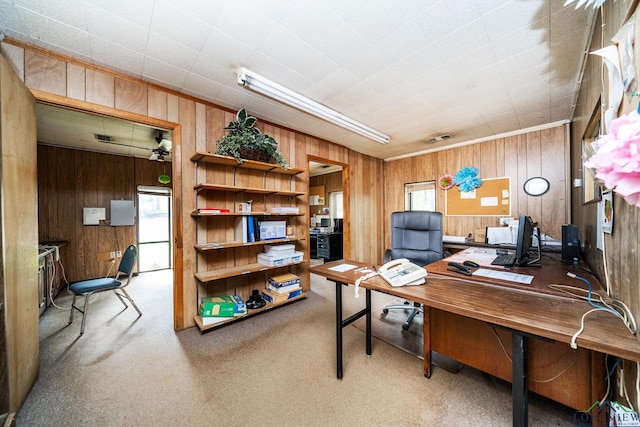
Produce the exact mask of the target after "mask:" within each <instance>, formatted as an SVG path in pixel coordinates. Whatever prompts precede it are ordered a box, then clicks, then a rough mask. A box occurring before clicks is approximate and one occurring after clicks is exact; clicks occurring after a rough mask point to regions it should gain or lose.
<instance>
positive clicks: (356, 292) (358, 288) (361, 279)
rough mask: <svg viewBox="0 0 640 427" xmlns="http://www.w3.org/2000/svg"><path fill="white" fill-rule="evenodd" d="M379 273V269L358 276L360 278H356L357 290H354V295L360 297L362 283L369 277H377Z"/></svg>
mask: <svg viewBox="0 0 640 427" xmlns="http://www.w3.org/2000/svg"><path fill="white" fill-rule="evenodd" d="M377 275H378V272H377V271H372V272H371V273H368V274H366V275H364V276H360V277H358V280H356V286H355V291H354V295H355V297H356V298H360V292H359V291H360V283H362V282H364V281H365V280H367V279H370V278H372V277H375V276H377Z"/></svg>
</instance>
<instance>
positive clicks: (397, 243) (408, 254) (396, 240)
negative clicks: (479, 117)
mask: <svg viewBox="0 0 640 427" xmlns="http://www.w3.org/2000/svg"><path fill="white" fill-rule="evenodd" d="M389 255H390V259H398V258H407V259H408V260H409V261H411V262H413V263H414V264H417V265H420V266H425V265H427V264H430V263H432V262H435V261H438V260H439V259H442V214H441V213H440V212H431V211H405V212H393V213H392V214H391V247H390V254H389Z"/></svg>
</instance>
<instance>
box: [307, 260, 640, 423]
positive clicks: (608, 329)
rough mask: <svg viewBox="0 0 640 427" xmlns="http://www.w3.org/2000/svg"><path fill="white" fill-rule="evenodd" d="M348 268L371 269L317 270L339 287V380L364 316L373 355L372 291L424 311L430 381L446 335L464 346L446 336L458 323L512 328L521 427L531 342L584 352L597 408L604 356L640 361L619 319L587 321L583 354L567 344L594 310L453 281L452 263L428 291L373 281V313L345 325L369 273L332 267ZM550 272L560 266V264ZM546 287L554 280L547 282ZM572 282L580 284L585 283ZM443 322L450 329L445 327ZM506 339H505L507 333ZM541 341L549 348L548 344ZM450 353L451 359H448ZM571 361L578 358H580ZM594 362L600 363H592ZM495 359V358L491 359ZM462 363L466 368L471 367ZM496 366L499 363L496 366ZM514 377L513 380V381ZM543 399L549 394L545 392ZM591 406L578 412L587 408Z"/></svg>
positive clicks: (516, 416) (369, 283) (639, 349)
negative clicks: (347, 306)
mask: <svg viewBox="0 0 640 427" xmlns="http://www.w3.org/2000/svg"><path fill="white" fill-rule="evenodd" d="M342 263H348V264H352V265H355V266H356V267H357V268H359V267H366V266H367V265H365V264H363V263H360V262H354V261H343V260H341V261H334V262H331V263H327V264H323V265H319V266H315V267H312V268H311V270H310V271H311V272H312V273H315V274H318V275H321V276H324V277H326V278H327V279H329V280H331V281H334V282H335V283H336V335H337V345H338V348H337V374H338V378H341V377H342V340H341V337H342V328H343V327H345V326H347V325H348V324H350V323H351V322H353V320H355V319H356V318H359V317H362V316H367V322H366V323H367V326H366V331H365V333H366V339H367V354H371V342H370V340H371V327H370V322H371V299H370V294H369V292H370V291H372V290H373V291H378V292H384V293H387V294H390V295H394V296H397V297H400V298H406V299H408V300H411V301H415V302H418V303H420V304H423V305H424V307H425V321H424V374H425V376H426V377H427V378H428V377H429V376H430V375H431V360H430V356H431V350H435V351H438V352H440V351H439V350H440V348H438V346H440V345H441V344H442V341H443V340H444V338H447V337H443V336H444V335H447V332H448V333H449V334H453V336H448V339H449V341H461V340H460V338H461V337H459V336H456V335H455V334H457V333H460V332H462V330H461V329H454V330H448V331H447V329H446V324H447V322H448V320H450V318H451V316H455V317H456V318H459V319H461V320H462V325H465V323H464V321H465V319H466V321H468V322H467V324H466V327H469V328H470V329H471V330H470V335H475V334H476V330H475V328H476V327H477V324H476V323H480V324H482V325H484V326H483V327H485V328H487V330H489V331H491V330H492V328H493V326H494V325H495V326H497V327H500V328H506V330H507V331H508V332H510V333H511V338H512V339H511V341H512V345H511V347H512V355H511V358H512V359H513V363H512V372H511V375H510V377H511V378H505V375H503V374H501V375H499V377H502V378H504V379H507V380H510V381H511V382H512V385H513V405H514V406H513V411H514V412H513V423H514V425H527V390H528V384H527V361H528V360H527V355H528V354H530V350H531V349H529V348H528V347H529V338H531V337H537V338H540V339H542V340H547V341H549V340H553V341H555V342H556V343H555V344H554V345H556V346H560V347H562V348H563V349H564V351H565V352H569V351H571V352H576V353H575V355H576V356H580V358H581V360H583V362H581V363H583V364H585V363H586V365H587V370H588V372H587V374H588V375H589V378H591V383H592V387H590V389H591V392H590V393H589V395H590V397H589V398H590V399H591V398H594V400H593V401H595V400H597V399H599V398H601V397H602V394H604V388H603V384H602V382H603V381H602V378H604V374H603V373H604V363H603V358H604V356H603V355H604V354H610V355H612V356H616V357H620V358H623V359H627V360H631V361H640V342H638V340H637V339H636V337H635V336H634V335H632V334H631V333H630V332H629V331H628V330H627V329H626V327H625V326H624V324H623V323H622V322H621V321H620V319H618V318H616V317H614V316H612V315H611V314H608V313H605V312H595V313H592V314H590V315H589V316H587V318H586V321H585V329H584V331H583V332H582V334H580V336H579V337H578V338H577V341H576V343H577V345H578V350H571V349H570V348H569V346H568V345H567V344H569V343H570V342H571V339H572V336H573V335H574V334H575V333H576V331H578V330H579V329H580V326H581V318H582V315H583V314H584V313H586V312H587V311H589V310H590V309H591V308H592V307H591V306H589V305H588V303H587V302H585V301H581V300H576V299H572V298H567V297H563V296H558V295H553V294H552V293H542V292H535V291H531V290H525V289H522V287H516V286H504V284H497V283H490V282H489V281H480V280H476V278H475V277H466V276H460V275H456V276H460V277H449V276H446V275H445V274H444V273H443V272H442V270H441V269H444V271H445V272H446V262H444V261H440V262H439V263H434V264H431V265H430V266H429V267H428V268H427V269H428V270H430V271H431V274H430V275H429V276H428V277H427V282H426V284H425V285H422V286H405V287H399V288H394V287H392V286H390V285H389V284H387V283H386V282H385V281H384V280H383V279H382V278H380V277H373V278H370V279H368V280H366V281H364V282H362V283H361V285H360V286H361V287H363V288H365V289H366V291H367V296H366V308H365V309H363V310H362V311H361V312H359V313H356V314H354V315H353V316H351V317H350V318H349V319H346V320H342V307H341V292H342V287H343V286H344V285H347V284H354V283H355V282H356V280H357V279H358V278H359V277H360V276H362V273H356V272H355V270H356V268H354V269H351V270H349V271H346V272H338V271H335V270H331V268H332V267H335V266H337V265H339V264H342ZM442 263H444V264H442ZM369 267H371V266H369ZM548 268H549V269H551V268H555V267H553V264H552V265H551V266H549V267H548ZM544 269H545V267H543V268H541V269H536V271H537V272H538V276H541V277H542V274H551V273H550V272H549V271H547V272H546V273H542V270H544ZM557 271H558V272H560V274H557V275H555V276H554V277H556V278H558V279H562V280H565V279H564V277H566V275H565V274H564V273H563V272H562V265H561V264H558V265H557ZM451 274H455V273H451ZM534 275H535V273H534ZM549 277H550V276H549ZM540 280H543V279H540ZM546 280H549V279H548V278H547V279H546ZM567 280H573V279H567ZM576 282H578V281H576ZM507 283H508V282H507ZM569 283H571V284H572V285H579V284H578V283H573V282H569ZM443 316H444V318H443ZM469 322H471V323H469ZM474 322H475V323H474ZM443 323H444V324H445V325H444V326H443ZM487 324H488V325H489V326H487ZM502 333H503V334H504V332H502ZM464 339H465V338H463V340H464ZM484 339H486V337H485V338H484ZM434 341H435V343H436V346H435V347H434V346H433V344H434ZM538 341H539V340H537V339H536V340H531V344H534V343H537V342H538ZM541 342H542V343H543V344H544V341H541ZM558 343H564V344H558ZM462 344H464V346H465V347H467V353H468V352H469V351H473V348H472V347H473V344H471V345H469V343H467V342H463V343H462ZM445 347H446V345H445ZM593 352H596V353H593ZM443 354H445V355H448V354H447V352H444V353H443ZM570 354H571V355H572V356H573V355H574V353H570ZM591 355H595V356H596V357H595V358H594V359H591V358H590V357H591ZM455 356H457V355H454V358H456V357H455ZM489 359H493V358H491V357H490V358H489ZM584 359H586V361H585V360H584ZM460 361H461V362H462V363H466V360H460ZM485 362H486V361H485ZM492 362H493V363H496V362H495V360H493V361H492ZM478 364H479V365H481V366H474V367H476V368H478V369H480V370H482V371H485V372H488V373H493V372H494V371H495V370H496V369H498V370H499V368H500V367H496V366H493V367H492V366H488V365H487V364H486V363H485V364H482V363H481V362H479V363H478ZM471 366H473V365H471ZM589 368H590V369H589ZM598 371H600V372H598ZM599 374H602V375H599ZM506 377H509V375H507V376H506ZM569 380H571V381H573V380H574V379H573V378H569ZM558 388H560V387H558ZM572 392H573V390H571V389H569V390H568V393H569V394H571V393H572ZM598 393H602V394H598ZM542 394H543V395H544V393H542ZM554 400H555V399H554ZM590 403H592V402H589V405H590ZM589 405H587V406H585V407H579V408H576V409H587V408H588V406H589ZM569 406H571V405H569Z"/></svg>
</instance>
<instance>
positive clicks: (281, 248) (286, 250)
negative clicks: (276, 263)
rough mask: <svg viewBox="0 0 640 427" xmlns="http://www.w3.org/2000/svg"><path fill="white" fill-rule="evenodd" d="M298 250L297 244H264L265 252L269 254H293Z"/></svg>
mask: <svg viewBox="0 0 640 427" xmlns="http://www.w3.org/2000/svg"><path fill="white" fill-rule="evenodd" d="M295 250H296V246H295V245H289V244H286V245H264V253H265V254H267V255H282V256H291V255H293V253H294V252H295Z"/></svg>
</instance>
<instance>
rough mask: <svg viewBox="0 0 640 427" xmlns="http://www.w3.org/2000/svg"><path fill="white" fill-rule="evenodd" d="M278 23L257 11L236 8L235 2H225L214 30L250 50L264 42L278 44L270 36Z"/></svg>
mask: <svg viewBox="0 0 640 427" xmlns="http://www.w3.org/2000/svg"><path fill="white" fill-rule="evenodd" d="M276 26H278V23H277V22H276V21H274V20H273V19H271V18H269V17H268V16H267V15H265V14H264V13H262V12H260V11H259V10H256V9H252V12H251V13H246V8H244V7H238V4H237V2H227V3H226V4H225V6H224V8H222V12H221V13H220V16H219V17H218V20H217V21H216V28H217V29H218V30H220V31H222V32H224V33H226V34H228V35H229V36H230V37H233V38H234V39H236V40H238V41H240V42H242V43H244V44H245V45H247V46H249V47H251V48H257V47H258V46H260V45H263V44H264V43H265V42H266V41H269V42H278V40H275V39H273V38H271V36H270V34H271V32H272V31H273V29H274V27H276Z"/></svg>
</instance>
